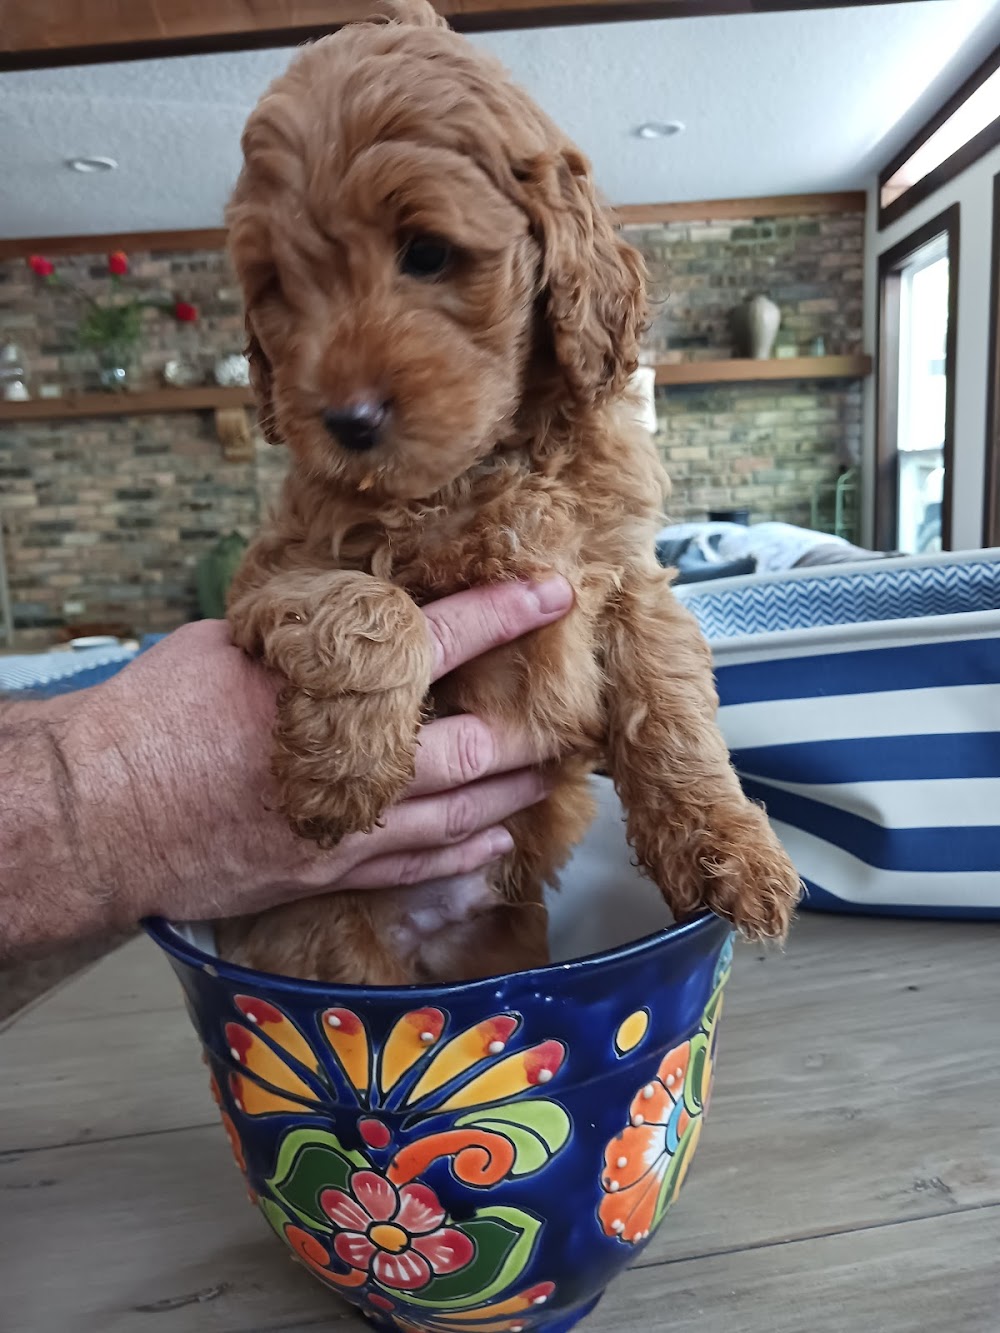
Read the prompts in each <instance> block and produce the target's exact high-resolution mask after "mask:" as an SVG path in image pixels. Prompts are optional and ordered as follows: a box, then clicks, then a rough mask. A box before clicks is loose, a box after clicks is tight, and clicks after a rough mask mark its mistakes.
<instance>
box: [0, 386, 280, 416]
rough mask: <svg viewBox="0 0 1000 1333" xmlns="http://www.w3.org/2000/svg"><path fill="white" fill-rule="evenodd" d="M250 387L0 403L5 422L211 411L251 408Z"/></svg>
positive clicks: (159, 390)
mask: <svg viewBox="0 0 1000 1333" xmlns="http://www.w3.org/2000/svg"><path fill="white" fill-rule="evenodd" d="M253 403H254V396H253V390H252V389H249V388H245V389H243V388H236V389H224V388H221V387H219V386H218V385H203V386H198V387H196V388H191V389H170V388H166V389H144V390H140V391H137V392H135V393H131V392H130V393H68V394H66V395H65V396H64V397H62V398H33V399H31V400H30V401H29V402H26V403H7V402H0V425H2V424H3V423H4V422H5V421H55V420H59V419H62V418H66V417H120V416H142V415H144V414H147V413H153V412H214V411H216V410H218V409H219V408H227V407H250V406H252V405H253Z"/></svg>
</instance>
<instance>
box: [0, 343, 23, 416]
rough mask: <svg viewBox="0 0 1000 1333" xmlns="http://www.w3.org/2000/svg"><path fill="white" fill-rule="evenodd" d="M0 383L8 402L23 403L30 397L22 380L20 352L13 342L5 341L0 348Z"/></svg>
mask: <svg viewBox="0 0 1000 1333" xmlns="http://www.w3.org/2000/svg"><path fill="white" fill-rule="evenodd" d="M0 385H2V386H3V389H2V391H3V396H4V399H5V400H6V401H7V402H8V403H23V402H26V401H27V399H28V398H29V397H30V395H29V393H28V386H27V385H26V384H25V382H24V370H23V368H22V366H21V353H20V352H19V351H18V349H17V347H16V346H15V345H14V344H13V343H5V344H4V346H3V347H2V348H0Z"/></svg>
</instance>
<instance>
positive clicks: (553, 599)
mask: <svg viewBox="0 0 1000 1333" xmlns="http://www.w3.org/2000/svg"><path fill="white" fill-rule="evenodd" d="M530 592H531V595H532V597H534V599H535V601H536V603H537V604H538V609H539V611H541V612H543V614H545V615H555V614H556V612H558V611H568V610H569V608H570V607H571V606H572V605H573V589H572V588H571V587H570V585H569V583H568V582H567V581H566V579H564V578H563V576H562V575H561V574H557V575H556V576H555V577H554V578H551V579H545V581H544V582H542V583H533V584H531V587H530Z"/></svg>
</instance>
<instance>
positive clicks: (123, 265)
mask: <svg viewBox="0 0 1000 1333" xmlns="http://www.w3.org/2000/svg"><path fill="white" fill-rule="evenodd" d="M108 272H109V273H113V274H114V275H115V277H116V278H121V277H124V275H125V274H126V273H127V272H128V255H127V254H126V253H125V251H124V250H115V251H114V252H113V253H112V254H110V255H108Z"/></svg>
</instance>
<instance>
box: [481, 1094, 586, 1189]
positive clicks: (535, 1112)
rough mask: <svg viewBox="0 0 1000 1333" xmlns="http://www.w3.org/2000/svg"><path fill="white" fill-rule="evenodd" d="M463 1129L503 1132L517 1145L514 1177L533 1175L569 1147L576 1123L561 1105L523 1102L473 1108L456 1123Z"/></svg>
mask: <svg viewBox="0 0 1000 1333" xmlns="http://www.w3.org/2000/svg"><path fill="white" fill-rule="evenodd" d="M455 1125H456V1128H459V1129H483V1130H487V1131H489V1132H490V1133H491V1134H502V1135H503V1136H504V1138H506V1139H508V1140H509V1141H510V1142H511V1143H512V1144H513V1146H514V1165H513V1167H512V1168H511V1172H510V1174H511V1175H512V1176H530V1175H531V1174H532V1173H533V1172H535V1171H540V1170H541V1169H542V1167H543V1166H544V1165H545V1164H546V1162H548V1161H549V1160H550V1158H552V1157H554V1156H555V1155H556V1153H557V1152H559V1150H560V1149H561V1148H562V1147H564V1146H565V1144H566V1141H567V1140H568V1138H569V1136H570V1130H571V1129H572V1127H573V1122H572V1121H571V1120H570V1118H569V1116H568V1115H567V1114H566V1112H565V1111H564V1110H563V1108H562V1107H561V1106H560V1105H559V1104H558V1102H549V1101H529V1102H519V1103H516V1104H515V1105H513V1106H495V1107H493V1108H491V1109H490V1110H489V1111H485V1112H484V1111H473V1112H472V1113H471V1114H470V1115H465V1116H462V1117H461V1118H460V1119H459V1120H456V1122H455Z"/></svg>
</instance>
